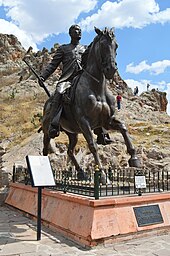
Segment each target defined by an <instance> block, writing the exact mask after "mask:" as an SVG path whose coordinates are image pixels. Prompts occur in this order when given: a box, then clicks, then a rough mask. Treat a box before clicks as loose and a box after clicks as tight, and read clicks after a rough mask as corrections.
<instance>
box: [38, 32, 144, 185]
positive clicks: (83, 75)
mask: <svg viewBox="0 0 170 256" xmlns="http://www.w3.org/2000/svg"><path fill="white" fill-rule="evenodd" d="M95 32H96V33H97V35H96V37H95V38H94V40H93V42H92V43H91V44H90V45H89V46H88V48H87V49H86V50H85V52H84V53H83V55H82V63H81V65H82V70H81V72H79V74H78V75H77V76H76V77H75V78H74V79H73V81H72V85H71V88H69V89H68V90H69V91H70V93H69V97H68V95H66V94H64V95H65V96H67V97H68V98H69V102H68V101H67V100H65V98H67V97H63V100H62V108H61V109H62V110H61V116H60V120H59V124H60V129H61V130H62V131H64V132H65V133H66V134H67V136H68V138H69V145H68V152H67V153H68V156H69V157H70V159H71V160H72V162H73V164H74V165H75V168H76V170H77V172H78V177H79V178H82V179H83V178H84V172H83V170H82V169H81V167H80V165H79V164H78V162H77V160H76V157H75V155H74V150H75V146H76V144H77V141H78V134H79V133H82V134H83V136H84V138H85V139H86V141H87V144H88V147H89V150H90V152H91V153H92V154H93V157H94V162H95V165H96V166H98V167H99V169H100V170H102V164H101V161H100V159H99V155H98V151H97V144H96V142H95V139H94V135H93V131H94V129H96V128H99V127H103V128H105V129H106V130H117V131H119V132H120V133H121V134H122V136H123V138H124V141H125V144H126V146H127V152H128V153H129V154H130V156H131V158H130V159H129V165H130V166H134V167H140V162H139V160H138V158H137V156H136V151H135V149H134V147H133V145H132V143H131V141H130V138H129V135H128V131H127V129H126V127H125V126H124V125H123V124H122V123H121V122H120V121H118V120H116V119H115V116H114V112H115V105H114V103H115V100H114V96H113V95H112V93H111V92H110V90H109V89H108V88H107V80H110V79H113V76H114V74H115V72H116V70H117V64H116V49H117V43H116V39H115V35H114V31H113V30H112V29H108V28H105V29H104V30H100V29H98V28H95ZM53 97H54V96H51V97H50V98H49V99H48V100H47V101H46V103H45V106H44V113H43V119H42V130H43V133H44V138H43V144H44V147H43V154H44V155H47V154H48V150H49V146H50V139H51V138H50V136H49V132H48V131H49V126H50V120H51V117H50V110H51V105H52V102H53ZM105 177H106V176H105V173H104V171H102V182H103V183H105V182H106V180H105Z"/></svg>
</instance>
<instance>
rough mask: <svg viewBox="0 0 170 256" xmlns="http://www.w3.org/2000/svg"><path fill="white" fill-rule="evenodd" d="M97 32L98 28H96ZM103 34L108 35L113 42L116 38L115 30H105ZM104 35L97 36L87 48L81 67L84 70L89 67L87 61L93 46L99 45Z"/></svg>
mask: <svg viewBox="0 0 170 256" xmlns="http://www.w3.org/2000/svg"><path fill="white" fill-rule="evenodd" d="M95 30H96V28H95ZM102 34H103V35H107V36H108V37H109V38H110V39H111V40H113V39H114V38H115V35H114V31H113V28H112V29H108V28H105V29H104V30H103V31H102ZM102 34H98V35H97V36H95V38H94V39H93V41H92V42H91V43H90V44H89V45H88V46H87V48H86V50H85V51H84V53H83V54H82V60H81V66H82V68H84V69H85V68H86V66H87V59H88V55H89V51H90V48H91V46H92V45H93V44H95V43H97V42H98V41H99V39H100V37H101V35H102ZM116 44H117V43H116Z"/></svg>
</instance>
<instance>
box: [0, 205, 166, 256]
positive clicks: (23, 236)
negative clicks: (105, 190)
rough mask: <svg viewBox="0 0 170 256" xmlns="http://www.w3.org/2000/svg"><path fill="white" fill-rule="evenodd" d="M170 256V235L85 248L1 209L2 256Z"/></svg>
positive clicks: (12, 211) (20, 216)
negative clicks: (40, 231)
mask: <svg viewBox="0 0 170 256" xmlns="http://www.w3.org/2000/svg"><path fill="white" fill-rule="evenodd" d="M65 255H68V256H83V255H84V256H170V233H169V234H162V235H159V236H157V235H154V236H152V237H151V236H150V237H145V238H138V239H133V240H129V241H126V242H119V243H118V242H117V243H115V244H112V245H100V246H97V247H94V248H92V249H89V248H84V247H82V246H80V245H77V244H76V243H74V242H72V241H71V240H69V239H67V238H65V237H63V236H61V235H59V234H58V233H54V232H52V231H51V230H49V229H47V228H44V227H42V235H41V240H39V241H37V232H36V221H33V220H30V219H29V218H27V217H24V216H23V215H22V213H21V212H18V211H17V210H15V209H13V208H11V207H8V206H6V205H4V206H1V207H0V256H65Z"/></svg>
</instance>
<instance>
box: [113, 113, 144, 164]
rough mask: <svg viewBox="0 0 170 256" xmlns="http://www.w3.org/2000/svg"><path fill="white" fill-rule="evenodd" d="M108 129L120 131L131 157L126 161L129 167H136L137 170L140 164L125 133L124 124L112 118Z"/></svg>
mask: <svg viewBox="0 0 170 256" xmlns="http://www.w3.org/2000/svg"><path fill="white" fill-rule="evenodd" d="M110 127H111V129H113V130H117V131H120V132H121V134H122V136H123V138H124V141H125V144H126V147H127V152H128V153H129V154H130V155H131V158H130V159H129V161H128V162H129V166H130V167H138V168H139V167H141V162H140V160H139V159H138V158H137V155H136V150H135V148H134V147H133V145H132V143H131V140H130V136H129V134H128V131H127V128H126V126H125V124H123V123H122V122H120V121H119V120H116V119H115V118H112V120H111V122H110Z"/></svg>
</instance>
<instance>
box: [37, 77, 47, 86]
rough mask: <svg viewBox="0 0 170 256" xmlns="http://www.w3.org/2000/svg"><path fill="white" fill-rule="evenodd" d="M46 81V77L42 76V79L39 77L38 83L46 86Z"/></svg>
mask: <svg viewBox="0 0 170 256" xmlns="http://www.w3.org/2000/svg"><path fill="white" fill-rule="evenodd" d="M44 82H45V79H44V77H42V76H40V79H38V83H39V85H40V86H41V87H44Z"/></svg>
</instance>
